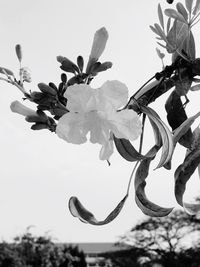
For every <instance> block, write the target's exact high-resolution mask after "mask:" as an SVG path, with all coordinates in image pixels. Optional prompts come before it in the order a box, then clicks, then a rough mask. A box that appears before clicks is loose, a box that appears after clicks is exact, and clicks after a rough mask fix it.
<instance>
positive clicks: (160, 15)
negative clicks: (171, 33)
mask: <svg viewBox="0 0 200 267" xmlns="http://www.w3.org/2000/svg"><path fill="white" fill-rule="evenodd" d="M158 18H159V21H160V25H161V26H162V28H163V30H164V19H163V12H162V8H161V6H160V3H159V4H158Z"/></svg>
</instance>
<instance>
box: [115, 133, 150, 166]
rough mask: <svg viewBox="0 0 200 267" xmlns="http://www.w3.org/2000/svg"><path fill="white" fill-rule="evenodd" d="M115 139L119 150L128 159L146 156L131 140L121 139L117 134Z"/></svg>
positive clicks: (134, 159)
mask: <svg viewBox="0 0 200 267" xmlns="http://www.w3.org/2000/svg"><path fill="white" fill-rule="evenodd" d="M113 139H114V143H115V146H116V148H117V151H118V152H119V154H120V155H121V156H122V157H123V158H124V159H126V160H127V161H131V162H133V161H138V160H141V159H144V158H146V157H145V156H143V155H142V154H140V153H139V152H138V151H137V150H136V149H135V148H134V146H133V145H132V144H131V142H130V141H129V140H126V139H123V138H121V139H119V138H117V137H115V136H114V137H113Z"/></svg>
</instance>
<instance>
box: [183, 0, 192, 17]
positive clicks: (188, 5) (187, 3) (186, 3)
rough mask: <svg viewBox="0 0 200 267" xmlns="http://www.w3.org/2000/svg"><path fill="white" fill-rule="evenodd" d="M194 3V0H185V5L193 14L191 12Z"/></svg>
mask: <svg viewBox="0 0 200 267" xmlns="http://www.w3.org/2000/svg"><path fill="white" fill-rule="evenodd" d="M192 5H193V0H185V6H186V8H187V10H188V12H189V14H191V12H192Z"/></svg>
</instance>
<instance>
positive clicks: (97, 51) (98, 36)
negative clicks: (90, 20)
mask: <svg viewBox="0 0 200 267" xmlns="http://www.w3.org/2000/svg"><path fill="white" fill-rule="evenodd" d="M107 40H108V32H107V30H106V28H105V27H102V28H101V29H99V30H98V31H96V33H95V35H94V39H93V44H92V50H91V53H90V59H95V60H96V61H97V60H98V59H99V58H100V56H101V55H102V53H103V51H104V49H105V46H106V42H107Z"/></svg>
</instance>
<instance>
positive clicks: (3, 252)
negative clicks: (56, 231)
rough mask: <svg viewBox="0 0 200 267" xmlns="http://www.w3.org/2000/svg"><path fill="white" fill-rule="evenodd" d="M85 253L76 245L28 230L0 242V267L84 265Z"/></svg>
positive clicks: (66, 266) (79, 266)
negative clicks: (11, 239) (55, 240)
mask: <svg viewBox="0 0 200 267" xmlns="http://www.w3.org/2000/svg"><path fill="white" fill-rule="evenodd" d="M86 266H87V265H86V261H85V255H84V253H83V252H82V251H79V249H78V247H76V246H74V247H73V246H69V245H66V244H56V243H54V242H53V241H52V239H51V238H50V237H47V236H39V237H36V236H33V235H32V234H31V233H30V232H29V231H26V232H25V234H23V235H21V236H18V237H16V238H14V240H13V242H12V243H7V242H2V243H0V267H86Z"/></svg>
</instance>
